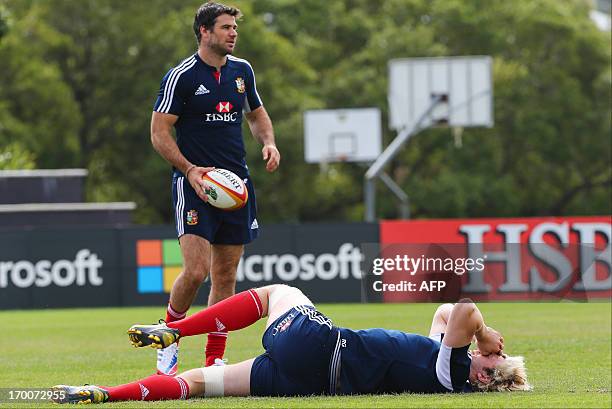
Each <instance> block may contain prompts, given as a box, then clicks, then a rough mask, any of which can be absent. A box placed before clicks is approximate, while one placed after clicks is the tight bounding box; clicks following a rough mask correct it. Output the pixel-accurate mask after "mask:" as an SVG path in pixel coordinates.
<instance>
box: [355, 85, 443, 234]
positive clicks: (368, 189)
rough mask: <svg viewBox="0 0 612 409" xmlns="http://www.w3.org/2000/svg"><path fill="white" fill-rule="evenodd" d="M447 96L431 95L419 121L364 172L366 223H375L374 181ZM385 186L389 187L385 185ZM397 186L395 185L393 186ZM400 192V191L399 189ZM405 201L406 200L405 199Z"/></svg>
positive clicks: (396, 139) (403, 132) (402, 133)
mask: <svg viewBox="0 0 612 409" xmlns="http://www.w3.org/2000/svg"><path fill="white" fill-rule="evenodd" d="M447 98H448V97H447V95H444V94H439V95H433V96H432V99H431V104H430V105H429V106H428V107H427V109H425V111H423V114H421V116H420V117H419V119H418V120H417V121H416V122H415V123H414V125H413V126H412V128H407V129H403V130H402V131H401V132H400V133H399V135H397V137H396V138H395V139H394V140H393V141H392V142H391V143H390V144H389V146H387V148H386V149H385V150H384V151H383V153H382V154H381V155H380V156H379V157H378V158H377V159H376V160H375V161H374V163H373V164H372V166H370V168H369V169H368V170H367V171H366V174H365V184H364V185H365V186H364V202H365V203H364V204H365V220H366V221H367V222H374V221H376V196H375V194H376V192H375V186H374V179H375V178H376V177H379V176H380V174H381V172H382V169H383V168H384V167H385V165H387V163H389V162H390V161H391V159H393V157H394V156H395V155H397V153H398V152H399V150H400V149H401V147H402V146H403V145H404V144H405V143H406V141H408V139H410V137H411V136H412V135H415V134H417V133H418V132H419V131H420V130H421V129H424V128H426V127H428V126H429V123H426V119H428V118H429V115H430V114H431V111H433V109H434V108H435V107H436V105H438V104H439V103H440V102H443V101H446V100H447ZM387 186H389V185H388V184H387ZM395 186H397V185H395ZM389 188H390V189H391V190H392V191H393V190H394V189H393V188H391V187H390V186H389ZM398 188H399V187H398ZM400 190H401V189H400ZM406 201H407V199H406ZM402 213H403V214H404V213H406V214H407V209H405V208H402Z"/></svg>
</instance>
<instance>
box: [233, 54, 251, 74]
mask: <svg viewBox="0 0 612 409" xmlns="http://www.w3.org/2000/svg"><path fill="white" fill-rule="evenodd" d="M227 59H228V60H229V62H230V63H231V64H232V65H233V66H235V67H236V68H242V69H244V70H248V71H250V72H253V66H252V65H251V63H250V62H249V61H248V60H245V59H244V58H238V57H236V56H233V55H228V56H227Z"/></svg>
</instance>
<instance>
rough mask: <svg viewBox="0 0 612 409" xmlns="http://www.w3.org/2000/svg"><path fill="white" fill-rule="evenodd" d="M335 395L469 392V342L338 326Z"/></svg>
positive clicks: (384, 330) (385, 330)
mask: <svg viewBox="0 0 612 409" xmlns="http://www.w3.org/2000/svg"><path fill="white" fill-rule="evenodd" d="M340 337H341V339H342V348H341V363H340V378H339V382H340V390H339V392H340V393H341V394H372V393H402V392H415V393H440V392H471V391H472V388H471V387H470V386H469V383H467V382H468V377H469V374H470V365H471V362H472V361H471V357H470V355H469V353H468V349H469V345H466V346H465V347H463V348H450V347H447V346H446V345H444V344H442V343H441V342H440V341H438V340H436V339H432V338H429V337H425V336H422V335H417V334H409V333H405V332H401V331H395V330H388V329H382V328H373V329H366V330H359V331H355V330H351V329H348V328H340Z"/></svg>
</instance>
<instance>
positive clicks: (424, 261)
mask: <svg viewBox="0 0 612 409" xmlns="http://www.w3.org/2000/svg"><path fill="white" fill-rule="evenodd" d="M611 241H612V231H611V220H610V216H602V217H558V218H516V219H467V220H462V219H456V220H428V221H419V220H416V221H383V222H381V223H380V252H379V254H378V257H376V258H375V260H374V261H373V263H372V265H371V266H370V268H369V271H368V275H369V280H368V281H369V282H370V283H369V284H368V288H369V292H370V293H382V297H383V299H384V301H386V302H406V301H432V302H433V301H435V302H438V301H450V302H454V301H457V300H458V299H460V298H462V297H469V298H472V299H474V300H477V301H486V300H495V301H497V300H531V301H535V300H547V301H554V300H561V299H572V300H587V299H592V298H609V297H610V296H611V295H612V292H611V289H612V277H611V265H612V258H611V244H610V243H611Z"/></svg>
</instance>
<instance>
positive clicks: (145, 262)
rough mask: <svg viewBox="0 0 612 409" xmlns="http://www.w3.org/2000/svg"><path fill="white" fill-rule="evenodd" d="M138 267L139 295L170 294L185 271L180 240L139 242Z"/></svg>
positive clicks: (137, 250)
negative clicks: (179, 276)
mask: <svg viewBox="0 0 612 409" xmlns="http://www.w3.org/2000/svg"><path fill="white" fill-rule="evenodd" d="M136 265H137V275H138V285H137V289H138V293H140V294H144V293H169V292H170V290H171V289H172V284H174V280H176V278H177V277H178V275H179V274H181V271H183V258H182V256H181V249H180V246H179V243H178V240H176V239H168V240H138V241H137V242H136Z"/></svg>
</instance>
